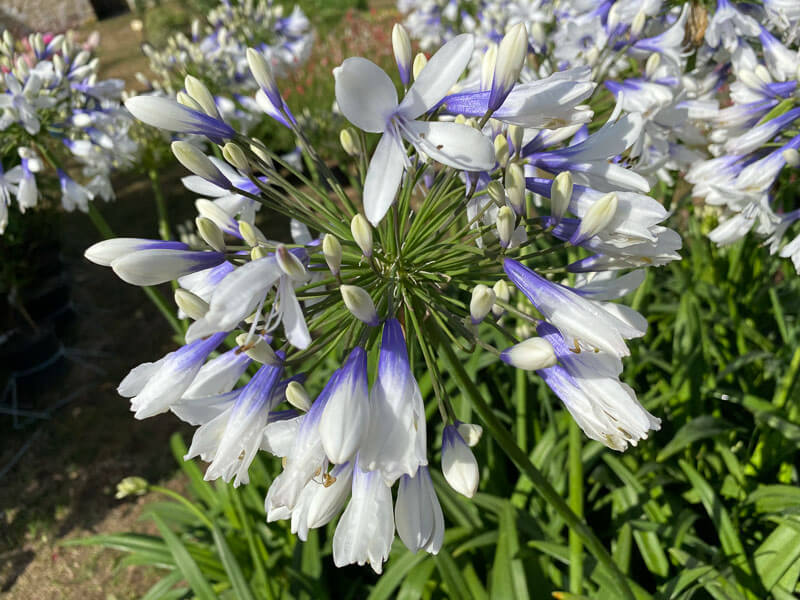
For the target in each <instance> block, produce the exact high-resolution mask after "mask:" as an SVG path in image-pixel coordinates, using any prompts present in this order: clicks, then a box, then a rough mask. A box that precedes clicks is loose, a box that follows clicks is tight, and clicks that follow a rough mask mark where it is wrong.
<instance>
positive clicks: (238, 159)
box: [222, 142, 250, 173]
mask: <svg viewBox="0 0 800 600" xmlns="http://www.w3.org/2000/svg"><path fill="white" fill-rule="evenodd" d="M222 158H224V159H225V160H226V161H227V162H228V164H229V165H232V166H233V167H235V168H237V169H239V170H240V171H241V172H242V173H247V172H249V171H250V163H249V162H247V156H246V155H245V153H244V150H242V148H241V147H240V146H239V145H238V144H234V143H233V142H228V143H227V144H225V145H224V146H223V147H222Z"/></svg>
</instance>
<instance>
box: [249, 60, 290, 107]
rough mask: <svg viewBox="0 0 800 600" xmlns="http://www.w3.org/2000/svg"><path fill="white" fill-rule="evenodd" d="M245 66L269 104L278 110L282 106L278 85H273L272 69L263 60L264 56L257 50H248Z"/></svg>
mask: <svg viewBox="0 0 800 600" xmlns="http://www.w3.org/2000/svg"><path fill="white" fill-rule="evenodd" d="M247 64H248V66H249V67H250V72H251V73H252V74H253V78H254V79H255V80H256V82H257V83H258V85H259V87H260V88H261V89H262V90H264V93H265V94H266V95H267V97H268V98H269V100H270V102H272V104H273V105H274V106H275V107H276V108H278V109H280V108H281V107H282V106H283V100H281V94H280V92H279V91H278V84H277V83H275V76H274V75H273V74H272V69H271V68H270V66H269V63H268V62H267V60H266V59H265V58H264V55H263V54H261V52H259V51H258V50H255V49H253V48H248V49H247Z"/></svg>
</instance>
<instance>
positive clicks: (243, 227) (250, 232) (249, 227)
mask: <svg viewBox="0 0 800 600" xmlns="http://www.w3.org/2000/svg"><path fill="white" fill-rule="evenodd" d="M239 235H241V236H242V239H243V240H244V243H245V244H247V245H248V246H250V247H251V248H253V247H255V246H258V244H259V242H262V241H266V240H265V238H264V234H263V233H261V232H260V231H259V230H258V228H256V226H255V225H253V224H252V223H248V222H247V221H239Z"/></svg>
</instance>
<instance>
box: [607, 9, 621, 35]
mask: <svg viewBox="0 0 800 600" xmlns="http://www.w3.org/2000/svg"><path fill="white" fill-rule="evenodd" d="M617 25H619V4H617V3H614V4H612V5H611V8H609V9H608V16H607V17H606V30H607V31H608V32H609V33H611V32H612V31H614V30H615V29H616V28H617Z"/></svg>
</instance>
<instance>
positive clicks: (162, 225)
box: [147, 169, 172, 240]
mask: <svg viewBox="0 0 800 600" xmlns="http://www.w3.org/2000/svg"><path fill="white" fill-rule="evenodd" d="M147 176H148V177H149V178H150V187H152V188H153V196H155V200H156V211H157V212H158V234H159V235H160V236H161V239H162V240H171V239H172V233H171V232H170V230H169V217H167V203H166V201H165V200H164V194H163V193H162V192H161V183H160V181H159V179H158V171H156V170H155V169H148V170H147Z"/></svg>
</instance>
